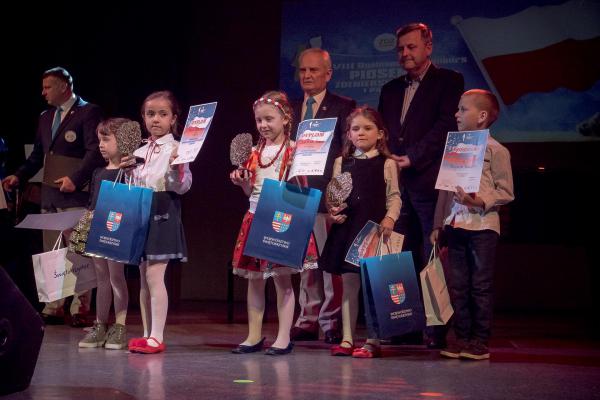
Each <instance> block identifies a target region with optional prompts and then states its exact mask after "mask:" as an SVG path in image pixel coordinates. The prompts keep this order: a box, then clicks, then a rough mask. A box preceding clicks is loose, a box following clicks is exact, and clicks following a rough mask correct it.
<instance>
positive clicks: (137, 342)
mask: <svg viewBox="0 0 600 400" xmlns="http://www.w3.org/2000/svg"><path fill="white" fill-rule="evenodd" d="M146 339H147V338H145V337H141V338H139V337H138V338H132V339H130V340H129V342H128V343H127V349H128V350H129V351H130V352H132V353H137V352H138V351H137V349H138V348H139V347H141V346H146V344H147V343H146Z"/></svg>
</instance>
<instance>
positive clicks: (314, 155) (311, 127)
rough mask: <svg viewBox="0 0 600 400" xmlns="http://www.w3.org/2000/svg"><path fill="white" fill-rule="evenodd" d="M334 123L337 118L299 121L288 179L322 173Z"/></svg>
mask: <svg viewBox="0 0 600 400" xmlns="http://www.w3.org/2000/svg"><path fill="white" fill-rule="evenodd" d="M336 123H337V118H323V119H306V120H304V121H302V122H300V125H298V134H297V135H296V151H295V153H294V162H293V163H292V167H291V168H290V174H289V179H291V178H293V177H294V176H307V175H323V172H325V164H326V163H327V155H328V154H329V148H330V147H331V142H332V140H333V131H334V130H335V125H336Z"/></svg>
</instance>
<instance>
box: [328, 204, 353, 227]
mask: <svg viewBox="0 0 600 400" xmlns="http://www.w3.org/2000/svg"><path fill="white" fill-rule="evenodd" d="M347 207H348V205H347V204H346V203H342V205H340V206H338V207H331V208H329V219H330V220H331V222H332V223H334V224H343V223H344V222H345V221H346V219H347V218H348V216H347V215H346V214H340V213H341V212H342V211H344V210H345V209H346V208H347Z"/></svg>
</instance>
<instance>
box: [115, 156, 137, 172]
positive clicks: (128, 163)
mask: <svg viewBox="0 0 600 400" xmlns="http://www.w3.org/2000/svg"><path fill="white" fill-rule="evenodd" d="M119 168H122V169H124V170H125V171H126V172H129V171H130V170H132V169H133V168H135V156H134V155H128V156H123V157H121V163H120V164H119Z"/></svg>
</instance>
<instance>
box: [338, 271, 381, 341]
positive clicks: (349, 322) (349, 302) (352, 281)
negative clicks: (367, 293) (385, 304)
mask: <svg viewBox="0 0 600 400" xmlns="http://www.w3.org/2000/svg"><path fill="white" fill-rule="evenodd" d="M342 283H343V285H344V292H343V294H342V334H343V337H342V344H341V346H342V347H350V346H349V345H348V343H343V342H345V341H346V342H350V343H351V344H352V345H354V332H355V330H356V319H357V318H358V292H359V290H360V274H355V273H346V274H343V275H342ZM379 342H380V341H379V339H367V343H366V344H368V345H372V346H379Z"/></svg>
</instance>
